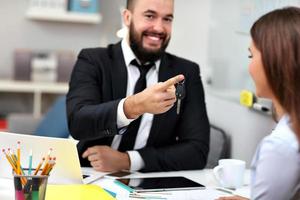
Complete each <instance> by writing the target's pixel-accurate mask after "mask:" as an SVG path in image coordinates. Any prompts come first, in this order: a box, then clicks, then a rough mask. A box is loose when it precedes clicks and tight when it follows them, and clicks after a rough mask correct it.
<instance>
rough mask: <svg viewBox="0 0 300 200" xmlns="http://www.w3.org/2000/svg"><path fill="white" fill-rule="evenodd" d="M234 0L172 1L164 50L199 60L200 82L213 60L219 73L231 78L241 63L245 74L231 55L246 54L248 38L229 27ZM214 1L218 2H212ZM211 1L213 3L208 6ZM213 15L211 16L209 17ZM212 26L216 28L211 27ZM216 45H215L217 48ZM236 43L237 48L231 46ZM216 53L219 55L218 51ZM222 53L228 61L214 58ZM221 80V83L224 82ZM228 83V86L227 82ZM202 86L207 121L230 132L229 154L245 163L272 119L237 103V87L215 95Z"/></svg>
mask: <svg viewBox="0 0 300 200" xmlns="http://www.w3.org/2000/svg"><path fill="white" fill-rule="evenodd" d="M236 2H237V0H230V1H224V2H220V1H217V0H189V1H188V2H187V1H175V8H176V9H175V21H174V25H173V37H172V41H171V44H170V47H169V48H168V50H169V51H170V52H172V53H175V54H177V55H179V56H182V57H185V58H189V59H191V60H193V61H196V62H197V63H199V64H200V68H201V70H200V71H201V74H202V78H203V81H204V82H205V79H206V78H207V76H209V75H210V74H209V73H210V65H211V64H212V63H213V62H214V61H215V62H219V64H220V65H221V67H222V70H223V71H222V72H220V74H218V75H219V76H220V77H222V76H230V77H232V78H235V77H236V74H235V70H234V69H235V68H238V70H240V69H241V68H242V67H243V66H244V72H245V73H244V74H245V76H248V74H247V64H246V63H245V59H243V58H241V59H234V56H244V57H245V58H246V57H247V42H248V40H249V36H245V35H238V34H236V33H235V31H234V30H233V29H234V28H235V27H234V25H233V24H232V22H234V21H237V20H236V19H235V17H237V16H238V15H239V13H235V12H238V9H239V8H238V7H237V6H236V5H235V3H236ZM216 4H218V5H217V6H215V5H216ZM212 5H214V7H211V6H212ZM228 15H230V16H231V20H232V21H230V20H229V19H228V18H226V17H227V16H228ZM213 18H214V20H212V19H213ZM220 21H221V22H225V23H226V24H224V27H225V28H226V31H225V29H223V30H222V29H220V28H219V27H220V24H219V25H218V24H215V23H218V22H220ZM215 27H218V28H217V29H215ZM216 31H217V32H216ZM222 31H224V33H225V34H224V38H222V37H221V38H218V41H217V43H216V42H215V41H214V40H215V39H216V38H215V36H216V35H217V36H219V35H221V34H222V33H223V32H222ZM212 42H215V43H213V45H215V46H214V48H212V46H211V45H212ZM230 44H232V45H230ZM218 45H219V49H217V48H218ZM222 45H223V46H222ZM236 46H238V48H235V47H236ZM241 49H245V51H243V52H241V51H242V50H241ZM219 53H222V55H218V54H219ZM239 53H241V54H239ZM224 54H225V55H228V56H227V57H228V59H227V60H229V61H228V62H227V61H224V60H219V59H218V58H219V57H226V56H224ZM227 57H226V58H227ZM246 59H247V58H246ZM235 60H236V61H235ZM239 60H243V62H239ZM246 61H247V60H246ZM236 65H238V66H236ZM229 67H230V68H229ZM227 68H228V70H227ZM245 78H247V79H249V77H238V79H239V80H240V79H245ZM221 81H222V80H221ZM222 84H223V86H224V84H226V82H223V83H222ZM228 85H229V86H230V83H228ZM205 90H206V102H207V110H208V116H209V119H210V122H211V123H212V124H214V125H216V126H218V127H221V128H222V129H223V130H224V131H225V132H226V133H227V134H229V135H230V136H231V144H232V149H231V155H232V157H234V158H238V159H243V160H245V161H246V162H247V164H248V166H249V165H250V163H251V160H252V156H253V154H254V152H255V148H256V145H257V144H258V143H259V141H260V140H261V138H262V137H264V136H265V135H267V134H269V133H270V131H271V129H272V128H273V126H274V122H273V120H272V119H271V117H270V116H268V115H264V114H262V113H258V112H256V111H252V110H249V109H247V108H245V107H242V106H241V105H239V104H238V99H239V92H238V91H234V93H233V95H232V94H229V93H226V92H223V94H222V95H218V96H216V95H215V92H214V90H212V89H211V87H206V89H205ZM224 94H225V95H224ZM228 95H230V97H229V96H228ZM232 99H234V101H233V100H232Z"/></svg>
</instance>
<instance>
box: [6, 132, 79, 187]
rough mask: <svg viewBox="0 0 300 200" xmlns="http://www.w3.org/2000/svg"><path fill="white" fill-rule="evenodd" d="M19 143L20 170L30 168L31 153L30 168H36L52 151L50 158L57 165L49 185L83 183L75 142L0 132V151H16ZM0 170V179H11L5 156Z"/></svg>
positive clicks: (50, 177) (52, 172)
mask: <svg viewBox="0 0 300 200" xmlns="http://www.w3.org/2000/svg"><path fill="white" fill-rule="evenodd" d="M18 141H20V144H21V165H22V168H28V166H29V152H30V150H32V152H33V154H32V155H33V158H32V167H33V168H35V167H36V166H37V165H38V164H39V162H40V161H41V160H42V157H46V156H47V155H48V151H49V149H50V148H52V149H53V151H52V153H51V156H54V157H56V165H55V167H54V168H53V170H52V171H51V174H50V176H49V180H48V181H49V183H55V184H81V183H83V178H82V172H81V168H80V163H79V158H78V153H77V149H76V141H75V140H72V139H63V138H53V137H40V136H32V135H24V134H16V133H7V132H0V148H1V150H2V149H5V150H7V149H8V148H10V149H12V150H16V149H17V142H18ZM0 169H1V170H0V177H3V178H12V168H11V166H10V164H9V162H8V161H7V160H6V158H5V156H4V154H2V155H1V156H0Z"/></svg>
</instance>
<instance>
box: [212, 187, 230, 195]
mask: <svg viewBox="0 0 300 200" xmlns="http://www.w3.org/2000/svg"><path fill="white" fill-rule="evenodd" d="M216 190H219V191H221V192H225V193H228V194H233V195H234V191H232V190H229V189H225V188H220V187H217V188H216Z"/></svg>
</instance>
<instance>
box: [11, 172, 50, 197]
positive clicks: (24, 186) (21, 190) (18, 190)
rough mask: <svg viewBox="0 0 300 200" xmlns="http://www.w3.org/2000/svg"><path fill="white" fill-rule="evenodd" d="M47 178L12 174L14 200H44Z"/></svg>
mask: <svg viewBox="0 0 300 200" xmlns="http://www.w3.org/2000/svg"><path fill="white" fill-rule="evenodd" d="M47 182H48V176H45V175H17V174H14V186H15V199H16V200H44V199H45V194H46V188H47Z"/></svg>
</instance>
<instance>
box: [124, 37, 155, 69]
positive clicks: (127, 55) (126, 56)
mask: <svg viewBox="0 0 300 200" xmlns="http://www.w3.org/2000/svg"><path fill="white" fill-rule="evenodd" d="M121 47H122V51H123V56H124V60H125V64H126V67H128V66H129V65H130V63H131V61H132V60H134V59H137V58H136V56H135V55H134V53H133V51H132V50H131V48H130V46H129V44H128V42H127V40H126V39H125V38H124V39H123V40H122V42H121ZM137 60H138V59H137ZM160 62H161V60H157V61H156V62H155V70H156V71H158V70H159V65H160Z"/></svg>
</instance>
